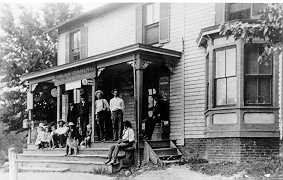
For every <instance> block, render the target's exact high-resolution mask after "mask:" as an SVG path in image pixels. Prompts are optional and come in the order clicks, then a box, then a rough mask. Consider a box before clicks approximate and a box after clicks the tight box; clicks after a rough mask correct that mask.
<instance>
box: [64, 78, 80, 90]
mask: <svg viewBox="0 0 283 180" xmlns="http://www.w3.org/2000/svg"><path fill="white" fill-rule="evenodd" d="M81 86H82V84H81V80H78V81H73V82H69V83H66V84H65V90H66V91H68V90H72V89H79V88H81Z"/></svg>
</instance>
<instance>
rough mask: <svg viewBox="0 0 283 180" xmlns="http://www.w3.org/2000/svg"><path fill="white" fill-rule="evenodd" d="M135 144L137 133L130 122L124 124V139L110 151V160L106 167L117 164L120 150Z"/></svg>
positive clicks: (106, 162)
mask: <svg viewBox="0 0 283 180" xmlns="http://www.w3.org/2000/svg"><path fill="white" fill-rule="evenodd" d="M134 143H135V133H134V130H133V128H132V124H131V122H130V121H125V122H124V130H123V136H122V139H119V140H118V142H117V144H115V145H112V146H111V147H110V150H109V154H108V159H107V161H105V162H104V163H105V164H106V165H110V164H112V165H115V164H117V162H116V160H117V156H118V153H119V151H120V150H123V149H126V148H128V147H132V146H133V145H134Z"/></svg>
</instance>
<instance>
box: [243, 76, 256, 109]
mask: <svg viewBox="0 0 283 180" xmlns="http://www.w3.org/2000/svg"><path fill="white" fill-rule="evenodd" d="M245 103H246V104H256V103H257V80H256V78H247V77H246V80H245Z"/></svg>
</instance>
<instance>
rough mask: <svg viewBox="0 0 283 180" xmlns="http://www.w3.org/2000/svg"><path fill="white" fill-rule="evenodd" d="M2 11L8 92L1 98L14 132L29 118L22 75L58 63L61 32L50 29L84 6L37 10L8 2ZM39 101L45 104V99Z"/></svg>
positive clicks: (3, 69)
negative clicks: (16, 13)
mask: <svg viewBox="0 0 283 180" xmlns="http://www.w3.org/2000/svg"><path fill="white" fill-rule="evenodd" d="M13 9H14V11H13ZM1 10H2V14H3V16H2V17H0V24H1V29H2V30H3V32H4V36H2V37H0V38H1V39H0V49H1V56H0V65H1V68H0V73H2V74H4V78H3V79H2V83H5V85H6V91H5V92H4V93H3V94H2V96H1V98H0V102H1V104H2V107H1V110H0V111H2V114H1V117H0V121H2V122H4V123H6V124H7V125H8V127H9V128H8V130H9V131H11V130H17V129H18V128H20V127H21V124H22V120H23V119H25V118H26V117H27V113H26V111H25V110H26V91H27V87H26V85H25V84H24V83H22V82H21V80H20V77H21V76H22V75H23V74H24V73H29V72H34V71H39V70H42V69H46V68H49V67H52V66H55V65H56V59H57V54H56V51H57V50H56V49H57V46H56V42H57V32H56V31H53V32H51V33H46V31H47V30H48V29H50V28H51V27H54V26H56V25H58V24H59V23H62V22H63V21H66V20H68V19H70V18H72V17H74V16H76V15H78V14H79V13H80V12H81V6H80V5H77V4H66V3H48V4H44V5H43V6H42V8H41V9H40V10H38V11H35V10H33V9H32V8H28V7H26V6H24V5H15V6H13V5H8V4H5V5H4V6H3V7H2V9H1ZM15 11H17V12H18V16H16V15H15V13H14V12H15ZM37 103H42V100H39V101H38V102H37ZM45 103H46V102H45ZM47 103H54V102H47ZM44 107H46V108H47V107H50V106H44ZM37 115H38V116H39V115H40V114H37Z"/></svg>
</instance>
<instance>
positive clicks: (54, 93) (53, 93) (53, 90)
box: [50, 88, 57, 97]
mask: <svg viewBox="0 0 283 180" xmlns="http://www.w3.org/2000/svg"><path fill="white" fill-rule="evenodd" d="M50 93H51V96H52V97H57V88H53V89H51V92H50Z"/></svg>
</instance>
